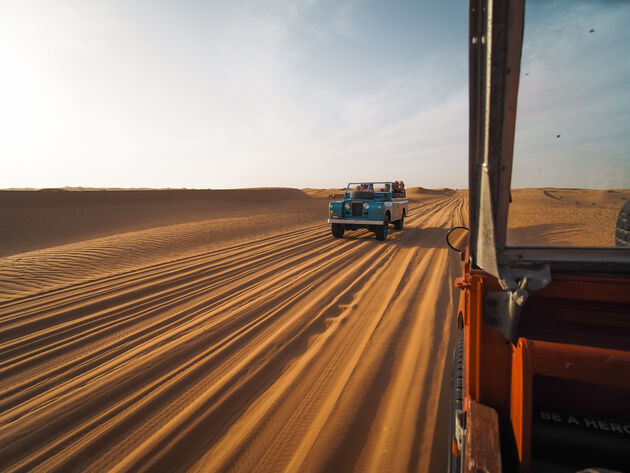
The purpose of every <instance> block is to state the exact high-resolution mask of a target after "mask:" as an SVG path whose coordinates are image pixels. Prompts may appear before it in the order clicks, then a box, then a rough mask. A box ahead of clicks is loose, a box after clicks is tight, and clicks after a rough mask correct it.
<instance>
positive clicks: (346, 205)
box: [343, 202, 350, 210]
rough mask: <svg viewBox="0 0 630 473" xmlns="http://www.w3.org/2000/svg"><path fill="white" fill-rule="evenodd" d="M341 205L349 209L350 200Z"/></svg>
mask: <svg viewBox="0 0 630 473" xmlns="http://www.w3.org/2000/svg"><path fill="white" fill-rule="evenodd" d="M343 206H344V208H345V209H346V210H350V202H346V203H345V204H343Z"/></svg>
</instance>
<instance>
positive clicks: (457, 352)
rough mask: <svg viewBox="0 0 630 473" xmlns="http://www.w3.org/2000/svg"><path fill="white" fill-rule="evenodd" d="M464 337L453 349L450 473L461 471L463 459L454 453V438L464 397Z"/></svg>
mask: <svg viewBox="0 0 630 473" xmlns="http://www.w3.org/2000/svg"><path fill="white" fill-rule="evenodd" d="M463 383H464V338H463V337H462V338H460V339H459V340H458V341H457V345H455V349H454V350H453V371H452V374H451V415H450V421H449V426H448V434H449V435H448V442H449V445H448V469H447V471H448V473H460V472H461V470H462V459H461V453H462V452H460V456H459V457H458V456H456V455H455V454H454V453H453V439H454V438H455V415H456V412H457V411H458V410H460V411H461V410H462V399H463V398H464V384H463Z"/></svg>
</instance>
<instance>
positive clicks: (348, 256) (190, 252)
mask: <svg viewBox="0 0 630 473" xmlns="http://www.w3.org/2000/svg"><path fill="white" fill-rule="evenodd" d="M278 192H285V191H278ZM298 192H299V191H298ZM163 195H164V194H159V196H163ZM259 195H260V194H257V193H253V194H252V196H256V199H258V196H259ZM123 197H125V198H133V199H135V198H137V197H136V196H123ZM123 197H117V198H121V199H122V198H123ZM269 197H271V196H269ZM64 198H67V197H64ZM182 198H183V197H182ZM149 200H150V199H149ZM134 202H137V201H134ZM326 202H327V201H326V200H325V199H315V198H311V197H309V196H307V195H304V193H302V196H300V195H299V194H296V195H295V198H294V199H291V200H290V201H288V202H287V201H286V199H285V200H282V201H275V202H273V201H268V202H266V205H265V206H264V207H265V208H266V209H267V210H266V213H265V214H264V215H279V214H282V213H283V212H284V213H286V212H287V204H291V205H292V206H294V207H298V208H300V206H303V205H305V206H306V207H305V208H306V209H311V208H312V209H315V208H316V207H317V212H320V213H319V214H318V216H317V220H316V221H315V220H313V221H311V220H309V219H308V218H310V217H308V218H306V217H305V220H304V221H303V222H302V223H299V222H298V223H296V224H295V225H296V227H294V228H289V227H288V222H289V220H288V219H287V220H285V221H284V222H285V223H286V225H285V224H281V225H280V228H278V220H277V219H273V218H272V219H270V220H269V225H271V226H270V227H265V225H267V222H266V221H263V222H262V223H261V222H260V220H259V219H255V218H253V216H252V215H250V214H247V212H246V210H245V209H243V208H240V209H236V210H238V211H239V212H240V211H242V212H243V214H237V215H236V216H233V217H226V220H225V221H220V222H219V221H217V220H213V219H202V218H198V219H190V218H189V216H186V210H182V209H181V208H180V210H181V211H182V212H183V213H184V214H185V218H187V219H188V221H186V222H183V223H182V222H178V221H177V219H178V218H182V217H181V214H180V213H178V212H177V211H175V210H173V212H172V213H171V214H170V215H172V217H171V218H172V220H171V221H168V219H166V218H164V215H165V214H167V213H168V212H166V211H165V210H164V209H165V208H166V207H164V206H162V207H160V206H161V205H162V204H159V205H158V204H155V203H154V202H153V201H150V202H148V203H147V205H148V206H149V207H151V206H154V207H153V208H155V206H157V207H158V208H160V209H161V210H163V212H161V216H160V218H162V220H159V221H160V223H163V224H164V223H167V225H159V226H154V227H150V228H146V229H140V230H135V231H131V232H122V233H117V234H111V235H108V236H101V237H99V238H95V239H88V240H84V241H78V242H75V243H69V244H66V245H61V246H50V247H45V248H41V249H38V250H35V251H30V252H23V253H19V254H13V255H12V256H7V257H4V258H0V287H1V288H2V289H1V290H2V298H3V302H0V352H1V353H2V357H1V358H0V373H1V374H0V426H1V428H0V464H2V465H3V469H4V470H5V471H26V470H28V471H129V470H144V471H149V470H151V471H154V470H156V469H159V470H161V471H243V472H251V471H296V472H297V471H300V472H301V471H349V470H353V469H355V470H356V471H418V472H426V471H442V470H443V468H444V462H445V458H446V456H445V448H446V444H445V442H443V438H444V434H445V430H444V429H445V428H446V424H445V423H444V422H442V421H439V420H438V419H439V418H442V417H444V416H448V411H447V408H446V405H445V401H444V399H446V396H442V397H441V396H440V394H441V392H442V391H444V390H446V389H447V388H448V373H447V371H448V370H447V369H446V368H445V363H444V360H445V358H446V356H447V353H448V352H449V350H450V347H451V346H452V344H453V342H454V337H455V333H454V324H453V320H452V317H453V311H454V307H453V300H454V298H455V295H456V294H455V291H456V290H455V289H454V288H453V286H452V279H453V277H455V275H456V274H458V273H459V266H458V264H459V263H458V259H457V255H455V254H454V253H453V252H450V251H448V250H447V249H446V246H445V243H444V236H445V233H446V230H447V229H448V227H450V226H451V225H453V224H461V223H463V222H464V221H465V214H466V212H465V202H466V201H465V199H464V198H462V197H449V198H444V197H440V198H434V199H427V200H423V202H422V203H421V204H414V205H413V206H412V209H411V210H412V213H411V216H410V217H409V219H408V220H407V222H406V228H405V229H404V230H403V231H401V232H396V231H392V233H391V235H390V238H389V239H388V240H387V241H386V242H384V243H381V242H377V241H376V240H375V239H374V237H373V234H371V233H368V232H366V231H357V232H350V233H348V236H347V238H344V239H343V240H335V239H333V238H332V237H331V236H330V232H329V228H328V225H326V223H325V214H326ZM179 204H180V207H184V206H185V205H184V204H182V203H181V202H179ZM250 204H253V202H250V201H245V202H243V203H242V204H241V206H244V207H246V208H247V207H249V206H250ZM59 205H61V204H59ZM99 205H100V206H101V208H103V209H105V210H104V212H105V214H108V212H109V213H111V212H113V211H112V210H111V209H112V208H114V207H115V204H114V203H113V202H109V203H107V202H106V203H103V202H102V201H98V202H97V203H95V206H99ZM133 205H136V204H133ZM191 205H193V206H195V205H197V204H194V203H193V204H191ZM311 206H312V207H311ZM236 207H238V205H236ZM56 211H57V212H58V215H60V214H61V212H62V211H61V210H60V209H59V208H57V210H56ZM134 212H135V214H134ZM209 212H211V211H209ZM123 213H124V212H123ZM307 213H308V212H307ZM313 213H315V210H313ZM133 215H144V212H140V211H138V210H134V211H133V212H130V213H129V214H125V217H124V218H123V219H122V220H121V222H120V227H118V228H119V229H120V228H126V227H125V225H129V224H130V222H131V221H132V220H133V218H132V216H133ZM190 215H194V212H191V214H190ZM208 215H211V213H209V214H208ZM156 218H157V217H156ZM230 219H232V220H230ZM68 221H70V219H69V220H68ZM213 222H214V226H213V225H212V223H213ZM141 223H142V224H143V225H145V224H147V223H146V222H141ZM239 225H240V227H239V228H240V231H238V232H234V231H232V230H233V229H234V227H235V226H236V227H238V226H239ZM273 225H275V227H272V226H273ZM261 227H262V229H261ZM75 228H80V227H75ZM213 229H214V230H213ZM103 230H105V229H99V230H98V231H103ZM79 231H83V230H79ZM213 231H214V233H213ZM87 234H89V232H85V233H83V235H87ZM55 235H56V236H55V238H56V239H57V240H56V241H59V239H60V238H61V236H63V232H61V230H58V233H57V234H55ZM234 235H240V237H241V238H242V241H240V242H237V243H235V242H233V241H231V240H230V238H233V237H234Z"/></svg>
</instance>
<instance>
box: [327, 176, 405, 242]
mask: <svg viewBox="0 0 630 473" xmlns="http://www.w3.org/2000/svg"><path fill="white" fill-rule="evenodd" d="M328 211H329V216H328V223H330V228H331V231H332V235H333V236H334V237H335V238H341V237H343V234H344V231H345V230H357V229H359V228H367V229H368V230H370V231H372V232H374V233H375V234H376V239H377V240H381V241H382V240H385V239H386V238H387V234H388V233H389V224H390V223H393V224H394V227H395V228H396V229H397V230H402V228H403V225H404V222H405V217H406V216H407V215H408V213H409V210H408V201H407V198H406V192H405V187H404V183H403V182H402V181H386V182H361V183H353V182H351V183H350V184H348V186H347V187H346V191H345V193H344V197H343V200H342V201H334V202H331V203H330V204H329V206H328Z"/></svg>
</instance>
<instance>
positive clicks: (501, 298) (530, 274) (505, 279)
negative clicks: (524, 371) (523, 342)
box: [484, 264, 551, 341]
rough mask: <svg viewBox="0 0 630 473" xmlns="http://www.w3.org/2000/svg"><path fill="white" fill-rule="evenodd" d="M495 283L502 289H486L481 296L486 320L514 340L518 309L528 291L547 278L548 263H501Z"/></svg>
mask: <svg viewBox="0 0 630 473" xmlns="http://www.w3.org/2000/svg"><path fill="white" fill-rule="evenodd" d="M499 273H500V275H501V278H500V279H499V284H501V287H502V288H503V289H505V291H502V292H489V293H488V294H486V296H485V298H484V303H485V304H484V305H485V314H486V323H487V324H488V326H489V327H490V328H493V329H495V330H499V331H500V332H501V333H502V334H503V336H505V338H506V339H507V340H510V341H514V339H515V337H516V330H517V328H518V323H519V321H520V319H521V312H522V310H523V306H524V305H525V302H526V301H527V299H528V298H529V292H528V290H529V291H536V290H538V289H542V288H543V287H545V286H546V285H547V284H549V282H550V281H551V271H550V270H549V265H548V264H544V265H529V266H521V267H508V266H501V267H500V268H499Z"/></svg>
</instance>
